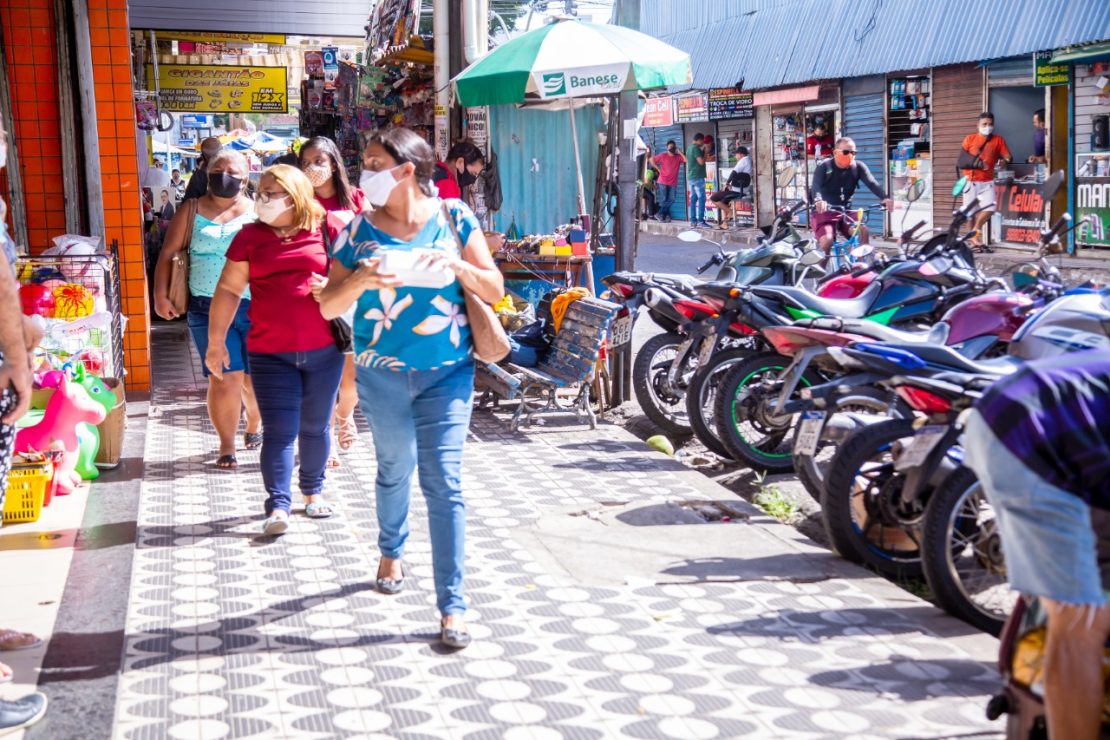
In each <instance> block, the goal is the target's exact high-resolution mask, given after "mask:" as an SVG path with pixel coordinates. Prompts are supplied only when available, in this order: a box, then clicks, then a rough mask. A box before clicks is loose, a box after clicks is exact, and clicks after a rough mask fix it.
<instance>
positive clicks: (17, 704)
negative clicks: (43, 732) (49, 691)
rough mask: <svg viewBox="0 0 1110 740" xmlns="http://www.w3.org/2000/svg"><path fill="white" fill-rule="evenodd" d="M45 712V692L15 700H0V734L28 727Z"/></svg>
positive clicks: (37, 692)
mask: <svg viewBox="0 0 1110 740" xmlns="http://www.w3.org/2000/svg"><path fill="white" fill-rule="evenodd" d="M45 714H46V694H44V693H42V692H41V691H36V692H35V693H33V694H28V695H27V696H25V697H23V698H22V699H16V700H15V701H0V735H6V734H8V733H9V732H14V731H16V730H18V729H21V728H23V727H30V726H31V725H33V724H35V723H36V722H38V721H39V720H40V719H42V717H43V715H45Z"/></svg>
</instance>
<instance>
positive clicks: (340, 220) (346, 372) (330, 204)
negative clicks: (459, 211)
mask: <svg viewBox="0 0 1110 740" xmlns="http://www.w3.org/2000/svg"><path fill="white" fill-rule="evenodd" d="M300 162H301V170H302V171H303V172H304V173H305V175H306V176H307V177H308V180H309V182H311V183H312V187H313V189H314V190H315V191H316V200H318V201H319V202H320V205H322V206H323V207H324V210H325V211H327V216H326V227H327V230H326V232H325V236H327V234H329V233H333V234H334V233H339V232H340V231H342V230H343V229H344V228H346V226H347V224H349V223H351V221H353V220H354V217H355V216H357V215H358V214H360V213H362V212H363V211H364V210H366V196H365V195H364V194H363V192H362V190H360V189H359V188H356V187H353V186H352V185H351V183H350V181H349V180H348V179H347V172H346V170H344V169H343V159H342V157H341V156H340V154H339V147H338V146H336V145H335V142H334V141H332V140H331V139H329V138H328V137H326V136H316V137H314V138H312V139H309V140H308V141H306V142H305V144H304V146H302V147H301V160H300ZM329 244H330V241H329ZM349 314H350V315H346V316H343V317H342V320H343V321H346V322H347V325H348V326H351V325H353V324H354V316H353V315H354V306H352V307H351V311H350V312H349ZM346 354H347V358H346V360H345V361H344V364H343V380H342V381H340V383H339V400H338V401H336V404H335V417H334V418H333V419H332V429H333V430H334V431H335V434H336V437H337V439H336V442H337V446H338V447H339V449H341V450H343V451H344V452H346V451H347V450H349V449H351V448H352V447H354V445H355V442H357V441H358V426H357V425H356V424H355V406H357V405H358V389H357V388H356V387H355V359H354V358H355V356H354V352H353V351H349V352H347V353H346ZM328 465H329V466H330V467H336V466H338V465H339V458H338V457H335V455H334V454H333V455H332V456H331V457H330V458H329V459H328Z"/></svg>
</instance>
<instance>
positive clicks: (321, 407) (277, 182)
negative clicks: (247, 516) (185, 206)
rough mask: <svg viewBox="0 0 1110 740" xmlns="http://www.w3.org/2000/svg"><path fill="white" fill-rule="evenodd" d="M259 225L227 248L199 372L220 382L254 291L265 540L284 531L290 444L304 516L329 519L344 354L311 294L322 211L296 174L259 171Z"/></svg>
mask: <svg viewBox="0 0 1110 740" xmlns="http://www.w3.org/2000/svg"><path fill="white" fill-rule="evenodd" d="M255 211H256V213H257V215H258V222H257V223H250V224H246V225H245V226H243V228H242V229H241V230H240V231H239V233H238V234H237V235H236V236H235V239H234V240H233V241H232V242H231V247H230V248H229V249H228V250H227V262H226V264H225V265H224V269H223V273H222V274H221V275H220V280H219V283H218V284H217V286H216V292H215V296H214V297H213V300H212V309H211V318H210V319H209V325H208V352H207V355H206V357H205V365H206V366H207V367H208V371H209V372H210V373H212V375H213V377H215V378H216V379H217V382H222V379H223V378H224V376H225V371H226V370H227V369H228V368H230V367H231V364H232V357H231V356H230V354H229V352H228V342H227V341H226V339H227V335H228V330H229V328H230V327H231V326H232V325H233V322H234V321H235V316H236V312H237V309H238V306H239V304H240V301H241V298H242V296H243V294H244V293H245V292H246V291H247V290H248V288H249V289H250V290H251V301H250V329H249V331H248V333H247V349H248V351H249V352H250V368H251V378H252V380H253V383H254V388H255V395H256V396H257V398H258V408H259V411H260V412H261V413H262V423H263V424H264V425H265V429H266V436H265V438H264V439H263V441H262V454H261V456H260V462H261V467H262V482H263V484H264V485H265V486H266V495H267V498H266V503H265V506H264V510H265V512H266V521H265V522H264V524H263V530H264V531H265V533H266V534H270V535H278V534H281V533H283V532H285V530H286V529H287V528H288V527H289V511H290V509H291V506H292V492H291V480H292V476H293V463H294V461H293V446H294V444H295V443H296V444H298V446H299V451H300V474H299V484H300V490H301V494H302V495H303V496H304V502H305V514H307V515H308V516H310V517H313V518H326V517H329V516H331V515H332V508H331V506H330V505H329V504H327V503H326V502H325V501H324V500H323V493H324V478H325V468H326V467H327V460H328V448H329V441H330V440H329V436H328V434H329V429H328V428H329V425H330V421H331V415H332V410H333V409H334V408H335V397H336V393H337V392H338V390H339V379H340V377H341V376H342V374H343V353H342V352H341V351H340V349H339V348H338V347H337V346H336V340H335V337H334V336H333V334H332V330H331V328H330V326H329V324H328V321H327V320H326V319H324V317H323V315H322V314H321V313H320V305H319V302H318V301H317V298H316V292H315V291H314V290H313V288H314V287H315V286H316V284H317V283H319V282H322V281H323V280H325V277H324V275H325V273H326V272H327V269H328V251H327V246H326V245H325V243H324V237H323V234H322V231H321V229H322V227H323V226H324V215H325V212H324V208H323V206H321V205H320V204H319V203H317V202H316V196H315V193H314V192H313V188H312V183H311V182H309V179H308V177H306V176H305V174H304V173H303V172H301V170H300V169H298V168H297V167H291V166H289V165H274V166H273V167H271V168H269V169H268V170H266V171H265V172H263V173H262V177H261V178H260V179H259V182H258V201H257V202H256V203H255Z"/></svg>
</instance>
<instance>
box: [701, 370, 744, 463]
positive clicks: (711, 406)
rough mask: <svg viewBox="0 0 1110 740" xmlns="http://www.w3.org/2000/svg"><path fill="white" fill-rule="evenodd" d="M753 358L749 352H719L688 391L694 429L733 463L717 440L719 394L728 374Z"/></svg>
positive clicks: (702, 438) (708, 446) (709, 446)
mask: <svg viewBox="0 0 1110 740" xmlns="http://www.w3.org/2000/svg"><path fill="white" fill-rule="evenodd" d="M751 354H752V352H751V350H748V349H730V350H726V351H724V352H718V353H717V354H715V355H713V357H712V358H711V359H710V361H709V365H708V366H707V367H704V368H698V371H697V372H696V373H694V377H693V378H692V379H691V380H690V386H689V387H688V388H687V389H686V417H687V418H688V419H689V420H690V428H691V429H693V430H694V436H696V437H697V438H698V440H700V441H701V443H702V444H703V445H705V446H706V447H707V448H709V450H710V451H711V452H713V453H714V454H715V455H719V456H720V457H724V458H729V459H731V458H732V455H730V454H729V452H728V449H727V448H726V447H725V446H724V443H722V442H721V438H720V437H718V436H717V421H716V419H717V415H716V408H717V391H718V390H719V389H720V385H721V382H722V381H723V380H724V378H725V376H726V375H727V374H728V371H729V370H730V369H731V368H732V367H733V366H734V365H736V363H738V362H740V361H741V360H744V359H745V358H747V357H750V356H751Z"/></svg>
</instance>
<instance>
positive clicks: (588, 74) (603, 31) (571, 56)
mask: <svg viewBox="0 0 1110 740" xmlns="http://www.w3.org/2000/svg"><path fill="white" fill-rule="evenodd" d="M692 79H693V77H692V73H691V71H690V55H689V54H687V53H686V52H684V51H682V50H680V49H676V48H674V47H673V46H670V45H669V44H665V43H663V42H662V41H659V40H658V39H655V38H652V37H651V36H648V35H647V34H643V33H640V32H639V31H633V30H632V29H629V28H624V27H623V26H602V25H598V24H596V23H584V22H582V21H578V20H573V19H569V18H559V19H556V20H554V21H552V22H551V23H548V24H547V25H546V26H544V27H542V28H537V29H536V30H535V31H530V32H529V33H526V34H524V35H522V36H518V37H517V38H515V39H513V40H512V41H509V42H507V43H504V44H502V45H500V46H498V47H497V48H496V49H494V50H493V51H491V52H490V53H489V54H487V55H486V56H484V57H482V58H481V59H479V60H478V61H477V62H475V63H474V64H472V65H470V66H469V67H467V68H466V69H465V70H463V71H462V72H461V73H460V74H459V75H458V76H457V77H455V80H454V83H455V95H456V96H457V98H458V100H459V103H461V104H462V105H464V106H467V107H473V106H478V105H501V104H509V103H528V102H533V101H545V100H557V99H559V98H583V97H597V96H598V95H615V94H617V93H621V92H625V91H627V90H650V89H653V88H659V87H667V86H669V85H688V84H690V82H691V81H692Z"/></svg>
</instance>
